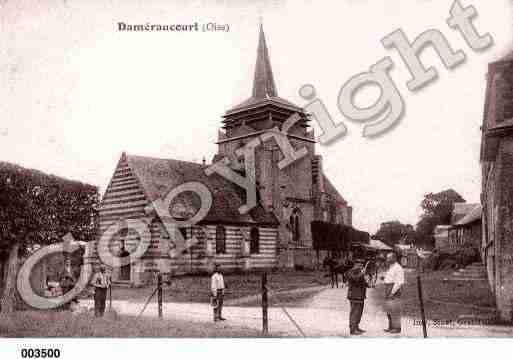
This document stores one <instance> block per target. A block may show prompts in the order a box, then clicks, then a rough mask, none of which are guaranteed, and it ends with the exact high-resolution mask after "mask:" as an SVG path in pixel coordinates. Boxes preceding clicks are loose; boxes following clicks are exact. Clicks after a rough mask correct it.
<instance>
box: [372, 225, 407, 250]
mask: <svg viewBox="0 0 513 359" xmlns="http://www.w3.org/2000/svg"><path fill="white" fill-rule="evenodd" d="M413 234H414V230H413V227H412V225H411V224H403V223H401V222H399V221H389V222H383V223H381V225H380V227H379V230H378V231H377V232H376V234H375V237H376V239H378V240H380V241H382V242H383V243H385V244H387V245H389V246H391V247H393V246H394V245H396V244H397V243H398V242H399V241H400V240H402V239H405V238H409V239H411V238H412V235H413Z"/></svg>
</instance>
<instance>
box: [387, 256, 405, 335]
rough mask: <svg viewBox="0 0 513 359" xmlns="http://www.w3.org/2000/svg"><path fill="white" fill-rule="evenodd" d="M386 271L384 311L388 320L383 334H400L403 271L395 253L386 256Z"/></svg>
mask: <svg viewBox="0 0 513 359" xmlns="http://www.w3.org/2000/svg"><path fill="white" fill-rule="evenodd" d="M386 261H387V265H388V269H387V271H386V273H385V277H384V280H383V281H384V283H385V311H386V313H387V318H388V328H387V329H385V332H388V333H391V334H399V333H401V294H402V287H403V285H404V270H403V268H402V267H401V265H400V264H399V263H398V262H397V255H396V254H395V253H388V254H387V258H386Z"/></svg>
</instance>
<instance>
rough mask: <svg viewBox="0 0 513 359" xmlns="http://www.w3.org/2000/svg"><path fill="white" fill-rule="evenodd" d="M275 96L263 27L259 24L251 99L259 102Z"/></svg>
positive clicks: (276, 94) (276, 93)
mask: <svg viewBox="0 0 513 359" xmlns="http://www.w3.org/2000/svg"><path fill="white" fill-rule="evenodd" d="M277 96H278V92H277V91H276V85H275V84H274V77H273V70H272V68H271V61H270V60H269V52H268V50H267V44H266V43H265V35H264V27H263V25H262V24H260V36H259V39H258V49H257V59H256V64H255V78H254V80H253V94H252V97H253V98H254V99H258V100H261V99H266V98H270V97H277Z"/></svg>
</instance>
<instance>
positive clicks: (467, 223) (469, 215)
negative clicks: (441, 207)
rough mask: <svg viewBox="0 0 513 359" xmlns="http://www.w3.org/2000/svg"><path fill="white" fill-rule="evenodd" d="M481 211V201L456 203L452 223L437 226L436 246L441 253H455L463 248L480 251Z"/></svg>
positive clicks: (435, 233) (435, 232) (435, 234)
mask: <svg viewBox="0 0 513 359" xmlns="http://www.w3.org/2000/svg"><path fill="white" fill-rule="evenodd" d="M481 212H482V211H481V205H480V204H479V203H455V204H454V209H453V211H452V215H451V224H449V225H438V226H436V227H435V230H434V233H433V234H434V237H435V248H436V249H438V251H439V252H440V253H455V252H458V251H459V250H461V249H463V248H475V249H476V250H478V251H479V248H480V243H481Z"/></svg>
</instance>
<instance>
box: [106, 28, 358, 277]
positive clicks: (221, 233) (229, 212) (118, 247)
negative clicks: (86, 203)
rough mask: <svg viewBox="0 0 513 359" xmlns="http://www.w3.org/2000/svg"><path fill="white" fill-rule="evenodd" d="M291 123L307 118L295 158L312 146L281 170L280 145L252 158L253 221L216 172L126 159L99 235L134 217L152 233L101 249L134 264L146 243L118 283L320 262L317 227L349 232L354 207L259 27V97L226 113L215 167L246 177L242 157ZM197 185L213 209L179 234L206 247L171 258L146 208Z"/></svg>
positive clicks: (177, 213) (175, 206) (268, 144)
mask: <svg viewBox="0 0 513 359" xmlns="http://www.w3.org/2000/svg"><path fill="white" fill-rule="evenodd" d="M291 115H297V116H299V121H297V122H295V124H294V125H293V126H292V127H291V128H290V129H288V131H287V132H286V133H287V139H288V140H289V142H290V144H291V145H292V147H293V148H294V149H295V150H299V149H301V148H305V149H306V150H307V153H306V155H305V156H303V157H301V158H299V159H297V160H296V161H294V162H293V163H291V164H290V165H288V166H286V167H285V168H282V169H280V168H279V166H278V163H279V162H280V161H281V160H282V159H283V158H284V155H283V153H282V151H281V149H280V147H279V146H278V144H277V143H276V141H275V140H274V139H272V138H271V139H269V140H267V141H262V142H261V144H260V145H259V146H257V147H256V148H255V152H254V154H255V183H256V187H257V202H258V204H257V206H256V207H255V208H253V209H251V210H250V211H249V212H248V213H245V214H242V213H240V211H239V207H240V206H241V205H243V204H244V203H245V202H246V196H245V195H246V193H245V190H244V188H242V187H240V186H238V185H237V184H235V183H234V182H232V181H230V180H228V179H226V178H224V177H222V176H221V175H220V174H218V173H213V174H209V175H207V174H206V172H205V170H206V169H207V168H208V167H209V165H208V164H206V163H203V164H199V163H193V162H185V161H178V160H174V159H163V158H150V157H144V156H137V155H132V154H126V153H123V154H122V156H121V158H120V160H119V163H118V165H117V167H116V169H115V171H114V174H113V177H112V179H111V181H110V183H109V185H108V187H107V189H106V192H105V194H104V197H103V199H102V202H101V205H100V209H99V212H100V232H101V233H103V232H105V231H106V230H108V229H109V228H112V226H113V225H114V224H116V223H119V222H120V221H121V222H122V221H124V220H127V219H141V220H143V221H145V223H147V224H148V226H149V228H150V230H149V231H147V234H146V235H144V236H142V237H146V238H141V235H140V234H138V233H136V232H135V231H134V232H133V233H132V232H131V231H128V230H123V229H121V230H120V231H118V232H117V233H115V235H114V237H113V240H112V241H111V245H110V246H109V248H108V249H101V248H100V249H98V250H110V251H115V252H117V253H118V255H120V256H128V255H130V253H132V252H133V251H134V250H135V248H136V247H137V245H138V244H139V242H140V241H146V243H147V244H149V249H148V251H147V252H146V253H145V255H144V256H143V257H142V258H140V259H139V260H138V261H137V262H136V263H132V264H131V265H127V266H125V267H122V268H119V269H114V272H113V276H114V280H117V281H126V282H129V283H131V284H134V285H139V284H143V283H145V282H147V281H149V280H151V277H152V275H153V274H152V272H154V271H155V270H160V271H164V272H168V273H184V272H206V271H209V270H211V268H212V266H213V264H214V263H217V264H219V265H220V266H221V267H222V268H223V270H226V271H238V270H240V271H244V270H253V269H261V268H276V267H287V268H294V267H298V266H301V267H312V266H315V265H316V264H318V263H317V260H318V258H317V256H316V253H315V252H314V250H313V248H312V246H313V241H312V233H311V222H312V221H314V220H317V221H325V222H329V223H337V224H344V225H346V226H351V224H352V208H351V207H350V206H349V205H348V204H347V202H346V201H345V200H344V198H343V197H342V196H341V195H340V193H339V192H338V191H337V189H336V188H335V187H334V185H333V184H332V183H331V182H330V180H329V179H328V178H327V177H326V174H325V173H324V170H323V163H322V157H321V156H320V155H317V154H316V153H315V137H314V131H313V129H311V128H310V127H309V121H310V119H309V116H308V114H307V113H305V112H304V110H303V109H302V108H300V107H299V106H297V105H295V104H293V103H291V102H290V101H288V100H285V99H283V98H281V97H279V96H278V91H277V88H276V84H275V82H274V74H273V71H272V68H271V62H270V57H269V52H268V48H267V44H266V40H265V36H264V31H263V28H262V26H261V27H260V34H259V40H258V48H257V58H256V65H255V73H254V80H253V87H252V92H251V96H250V97H249V98H248V99H247V100H245V101H244V102H242V103H240V104H239V105H237V106H235V107H233V108H231V109H229V110H228V111H226V113H225V114H224V116H223V119H222V121H221V128H220V130H219V135H218V139H217V142H216V143H217V145H218V152H217V154H216V155H215V156H214V158H213V160H212V162H213V163H217V162H218V161H220V160H223V159H226V158H227V159H229V166H230V168H232V169H233V170H234V171H237V173H240V174H241V175H242V176H244V175H245V164H244V157H242V158H241V157H240V156H238V155H237V154H236V151H237V150H238V149H240V148H241V147H243V146H245V145H246V144H247V143H248V142H250V141H252V140H253V139H255V138H256V137H259V136H261V135H262V134H263V133H265V132H266V131H269V130H271V129H274V128H276V127H278V128H279V129H280V130H281V129H282V126H283V123H284V122H285V121H286V120H287V119H288V118H289V117H290V116H291ZM225 162H227V161H226V160H225ZM190 181H195V182H200V183H202V184H203V185H205V186H206V187H207V188H208V189H209V190H210V192H211V194H212V199H213V201H212V205H211V207H210V210H209V211H208V213H207V215H206V216H205V217H204V218H203V219H202V220H201V221H200V222H198V223H196V224H195V225H193V226H190V227H185V228H181V229H180V231H181V233H182V234H183V236H184V238H185V240H188V239H190V238H192V237H193V236H194V237H195V238H196V239H197V240H198V243H196V244H195V245H194V246H192V247H191V248H189V249H188V250H187V251H186V252H185V253H184V255H182V256H180V257H178V258H174V259H171V258H170V257H169V255H168V252H169V250H170V246H171V247H172V244H170V243H171V241H170V240H169V238H170V234H169V233H167V231H166V226H164V225H163V224H162V218H160V217H159V213H158V211H152V210H148V205H150V204H151V203H153V201H155V200H157V199H159V198H163V197H165V196H166V195H167V194H168V193H169V191H171V190H172V189H174V188H176V187H177V186H179V185H181V184H184V183H187V182H190ZM196 197H197V196H196ZM196 197H195V195H194V194H191V193H190V192H184V193H182V194H181V195H179V196H177V197H176V198H175V200H173V203H172V204H171V207H170V213H171V215H172V216H173V217H174V218H177V219H181V218H182V219H183V218H189V217H190V216H193V215H194V213H195V212H196V211H197V210H198V208H199V205H198V198H196Z"/></svg>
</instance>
